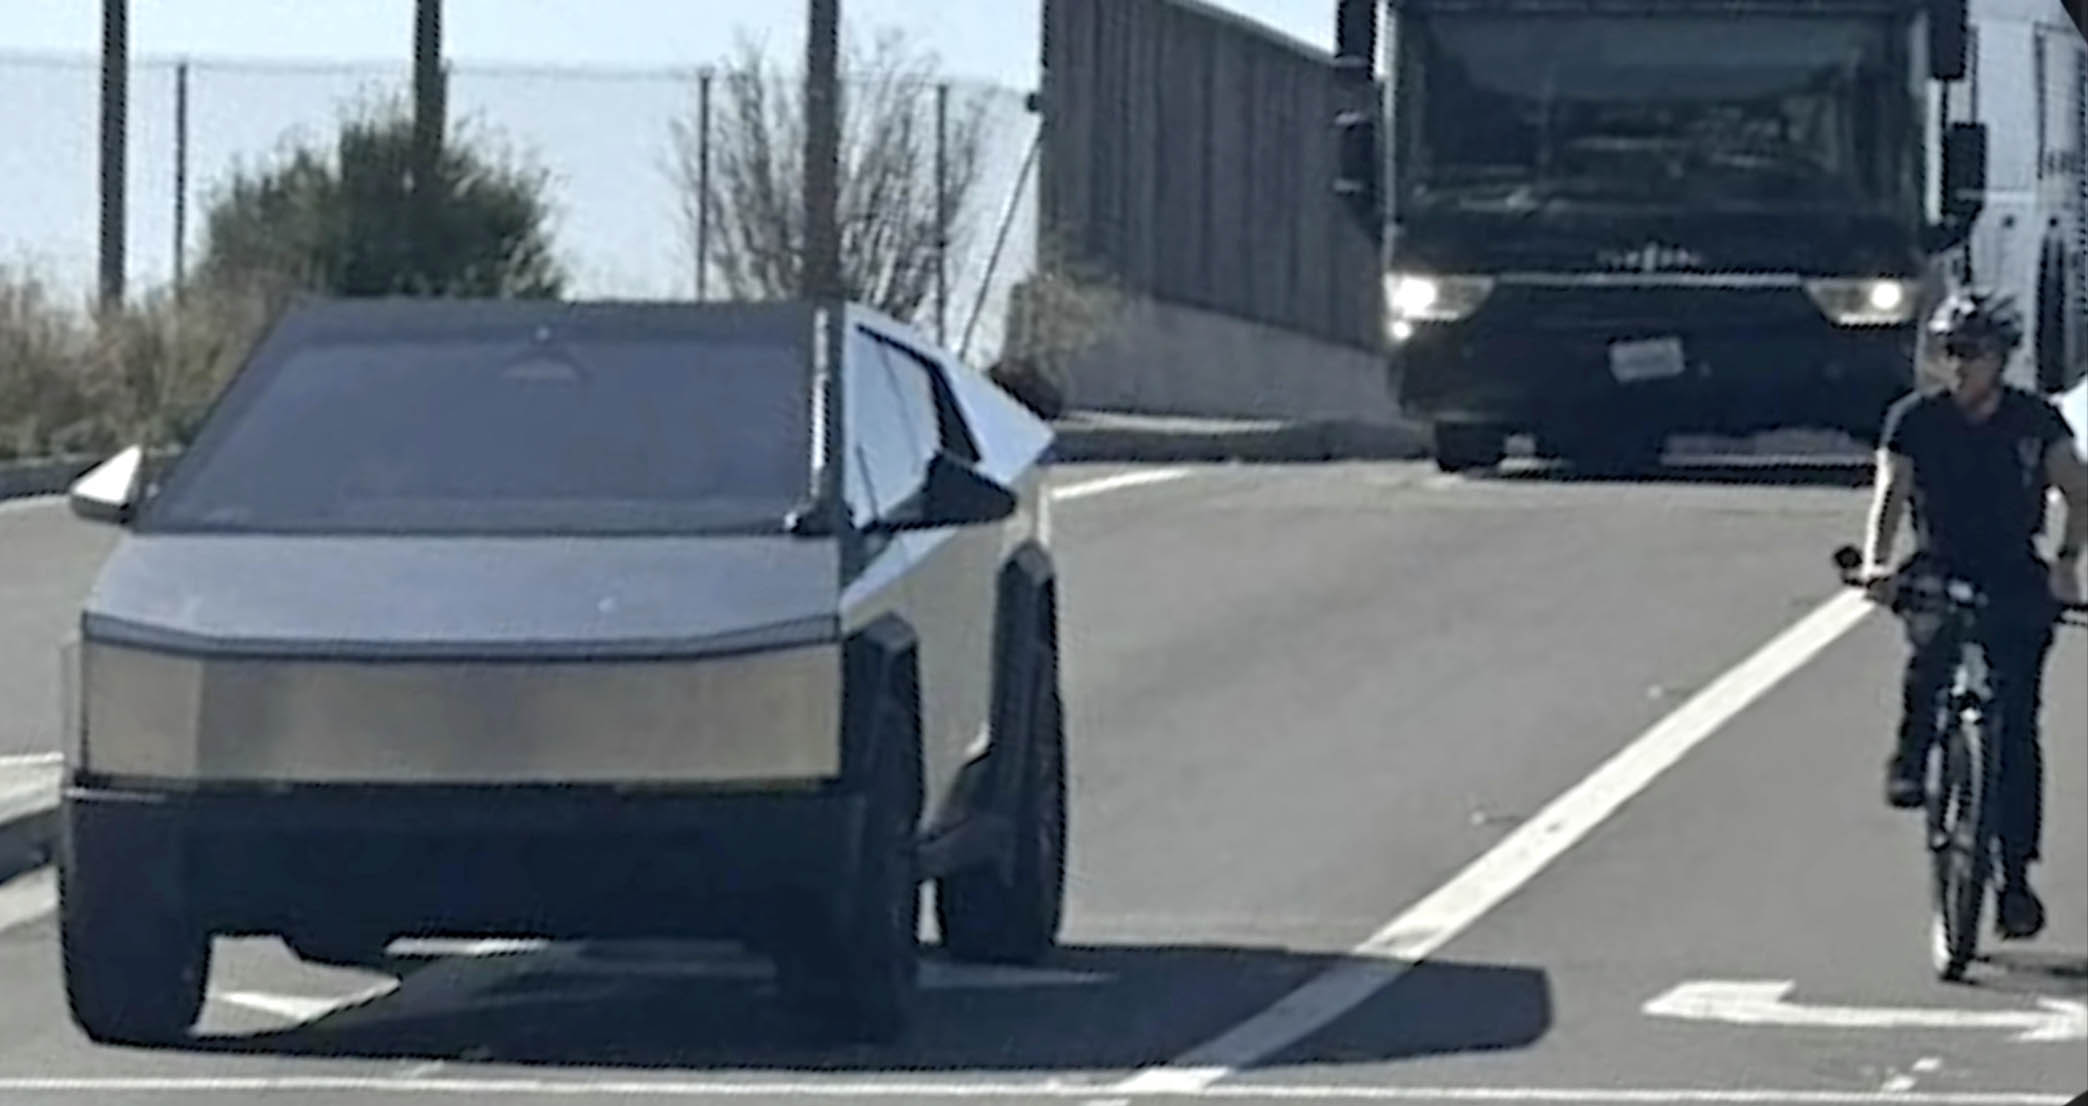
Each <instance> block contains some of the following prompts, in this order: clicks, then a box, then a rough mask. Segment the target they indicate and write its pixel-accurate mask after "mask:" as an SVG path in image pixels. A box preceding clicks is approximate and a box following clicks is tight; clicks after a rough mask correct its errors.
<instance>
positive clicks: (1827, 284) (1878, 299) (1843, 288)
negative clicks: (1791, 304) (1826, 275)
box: [1805, 278, 1914, 326]
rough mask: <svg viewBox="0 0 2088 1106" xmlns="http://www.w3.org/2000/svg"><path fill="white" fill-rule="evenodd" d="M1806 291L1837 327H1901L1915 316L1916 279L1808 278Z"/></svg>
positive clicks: (1822, 312)
mask: <svg viewBox="0 0 2088 1106" xmlns="http://www.w3.org/2000/svg"><path fill="white" fill-rule="evenodd" d="M1805 292H1806V294H1807V295H1809V296H1811V297H1812V301H1813V304H1814V305H1815V306H1817V307H1818V308H1819V309H1820V312H1821V314H1824V315H1826V316H1827V317H1828V318H1829V319H1831V320H1833V322H1834V324H1835V325H1836V326H1899V325H1901V324H1902V323H1906V322H1909V321H1911V320H1912V319H1913V318H1914V282H1913V281H1909V280H1897V279H1892V278H1858V279H1845V278H1833V279H1821V280H1808V281H1806V282H1805Z"/></svg>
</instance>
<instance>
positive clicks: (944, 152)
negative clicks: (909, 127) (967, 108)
mask: <svg viewBox="0 0 2088 1106" xmlns="http://www.w3.org/2000/svg"><path fill="white" fill-rule="evenodd" d="M935 340H936V342H937V344H939V345H943V346H948V345H949V344H950V83H949V82H948V81H943V82H941V83H939V84H937V85H936V86H935Z"/></svg>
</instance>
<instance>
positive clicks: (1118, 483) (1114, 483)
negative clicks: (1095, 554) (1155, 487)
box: [1051, 468, 1195, 503]
mask: <svg viewBox="0 0 2088 1106" xmlns="http://www.w3.org/2000/svg"><path fill="white" fill-rule="evenodd" d="M1194 471H1195V470H1193V469H1186V468H1169V469H1152V470H1149V471H1144V472H1125V473H1119V474H1117V475H1115V476H1105V477H1102V478H1101V479H1098V480H1084V481H1081V482H1080V483H1078V484H1068V485H1066V486H1065V487H1063V488H1054V489H1052V492H1051V498H1052V499H1054V500H1056V501H1058V502H1061V503H1063V502H1066V501H1068V500H1074V499H1086V498H1088V497H1090V496H1096V495H1103V494H1106V493H1108V492H1116V491H1123V490H1125V489H1126V488H1140V487H1145V486H1146V485H1149V484H1165V483H1168V482H1170V481H1174V480H1180V479H1183V478H1184V477H1187V476H1189V475H1191V474H1192V473H1193V472H1194Z"/></svg>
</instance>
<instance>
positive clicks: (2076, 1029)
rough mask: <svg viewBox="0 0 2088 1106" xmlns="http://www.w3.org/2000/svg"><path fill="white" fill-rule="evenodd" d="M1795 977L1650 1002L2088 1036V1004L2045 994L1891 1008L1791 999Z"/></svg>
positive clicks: (1683, 1008) (2057, 1037) (1821, 1019)
mask: <svg viewBox="0 0 2088 1106" xmlns="http://www.w3.org/2000/svg"><path fill="white" fill-rule="evenodd" d="M1793 986H1794V984H1793V983H1792V982H1791V981H1790V980H1777V981H1773V982H1744V981H1739V980H1703V981H1699V982H1693V983H1684V984H1682V985H1681V986H1679V987H1676V988H1675V989H1674V990H1671V991H1669V992H1667V993H1666V994H1664V995H1661V996H1660V997H1659V998H1656V999H1654V1000H1653V1001H1651V1002H1648V1003H1647V1004H1646V1005H1645V1012H1646V1013H1647V1014H1648V1015H1651V1016H1653V1017H1656V1018H1680V1019H1683V1020H1685V1021H1712V1022H1725V1023H1729V1024H1732V1025H1772V1026H1784V1027H1791V1028H1805V1029H1933V1030H1948V1029H1972V1030H1984V1031H1991V1030H1996V1029H2013V1030H2018V1031H2019V1032H2018V1033H2017V1034H2016V1037H2015V1039H2016V1040H2018V1041H2035V1042H2046V1043H2050V1042H2057V1041H2078V1040H2083V1039H2088V1003H2081V1002H2073V1001H2069V1000H2067V999H2056V998H2042V999H2039V1000H2038V1004H2039V1005H2040V1006H2042V1007H2044V1009H2043V1010H2042V1011H2037V1010H1946V1009H1935V1008H1902V1007H1890V1006H1806V1005H1802V1004H1799V1003H1794V1002H1787V1001H1785V996H1787V995H1788V994H1790V992H1791V988H1792V987H1793Z"/></svg>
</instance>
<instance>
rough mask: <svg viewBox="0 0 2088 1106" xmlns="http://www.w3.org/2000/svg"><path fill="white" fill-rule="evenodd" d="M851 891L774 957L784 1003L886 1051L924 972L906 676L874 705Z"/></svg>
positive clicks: (913, 717) (917, 781) (823, 1028)
mask: <svg viewBox="0 0 2088 1106" xmlns="http://www.w3.org/2000/svg"><path fill="white" fill-rule="evenodd" d="M877 718H878V721H877V729H876V734H877V738H876V752H875V760H874V767H873V768H872V770H871V772H870V773H868V778H867V781H866V790H867V798H868V804H867V807H868V809H867V810H866V812H865V817H864V824H863V837H862V842H861V848H862V853H861V863H860V864H859V865H858V869H857V876H856V880H855V885H854V886H853V887H851V888H848V889H847V890H846V891H845V892H844V893H843V894H842V895H840V896H838V897H837V898H836V899H835V900H833V901H834V903H835V906H836V908H835V909H831V910H827V911H815V912H814V916H813V917H812V918H811V919H809V920H808V921H807V923H806V926H805V932H803V933H802V934H801V936H800V937H799V938H798V939H797V940H795V941H792V942H790V943H789V944H788V945H787V946H786V947H785V948H783V949H781V950H779V952H778V955H777V958H776V959H777V964H776V967H777V982H778V984H779V988H780V990H781V992H782V997H783V1001H784V1003H785V1005H786V1006H788V1007H789V1008H790V1010H791V1012H792V1013H793V1014H794V1015H796V1016H797V1018H798V1019H799V1020H800V1021H801V1022H802V1023H803V1024H804V1026H805V1027H806V1028H807V1029H809V1030H810V1031H811V1032H812V1033H813V1034H814V1035H816V1036H818V1037H819V1038H821V1039H823V1040H830V1041H839V1042H860V1043H870V1044H889V1043H891V1042H893V1041H896V1040H898V1039H900V1038H901V1037H904V1036H905V1035H906V1032H907V1030H908V1029H909V1028H910V1027H911V1024H912V1021H913V1013H914V1005H915V998H916V992H917V990H918V986H919V984H918V980H919V973H920V925H921V897H920V886H921V885H920V861H919V857H918V855H917V854H918V844H917V839H916V834H917V833H918V830H919V825H920V818H921V806H922V803H923V798H922V793H923V787H924V785H923V781H922V774H921V733H920V708H919V697H918V695H917V694H916V693H915V690H914V683H913V681H912V680H911V679H903V680H900V681H897V682H895V685H894V686H893V687H892V688H891V689H890V690H889V691H888V692H887V693H886V695H885V696H884V701H883V702H882V703H880V704H879V708H878V713H877Z"/></svg>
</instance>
